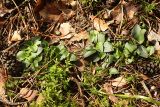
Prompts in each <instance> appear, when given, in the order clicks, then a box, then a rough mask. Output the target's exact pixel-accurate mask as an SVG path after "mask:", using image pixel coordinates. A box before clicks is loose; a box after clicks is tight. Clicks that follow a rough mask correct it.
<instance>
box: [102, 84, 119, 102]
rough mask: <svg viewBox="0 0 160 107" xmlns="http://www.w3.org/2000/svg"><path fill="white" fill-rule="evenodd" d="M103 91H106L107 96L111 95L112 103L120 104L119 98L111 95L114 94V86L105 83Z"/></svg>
mask: <svg viewBox="0 0 160 107" xmlns="http://www.w3.org/2000/svg"><path fill="white" fill-rule="evenodd" d="M103 89H104V90H105V91H106V93H107V94H109V99H110V100H111V101H112V102H114V103H116V102H118V98H117V97H115V96H113V95H111V94H113V90H112V86H111V85H110V84H109V83H105V84H104V85H103Z"/></svg>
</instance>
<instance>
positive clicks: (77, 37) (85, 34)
mask: <svg viewBox="0 0 160 107" xmlns="http://www.w3.org/2000/svg"><path fill="white" fill-rule="evenodd" d="M88 38H89V35H88V32H87V31H81V32H80V33H78V34H75V35H74V36H73V37H72V38H71V39H70V42H74V41H78V42H79V41H80V40H85V39H88Z"/></svg>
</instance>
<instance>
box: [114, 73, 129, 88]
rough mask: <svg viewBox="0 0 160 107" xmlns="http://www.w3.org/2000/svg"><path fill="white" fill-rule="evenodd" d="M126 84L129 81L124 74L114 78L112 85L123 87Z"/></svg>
mask: <svg viewBox="0 0 160 107" xmlns="http://www.w3.org/2000/svg"><path fill="white" fill-rule="evenodd" d="M125 85H127V81H126V79H125V78H124V77H123V76H120V77H118V78H115V79H114V80H112V86H115V87H123V86H125Z"/></svg>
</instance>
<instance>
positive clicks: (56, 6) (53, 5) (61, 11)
mask: <svg viewBox="0 0 160 107" xmlns="http://www.w3.org/2000/svg"><path fill="white" fill-rule="evenodd" d="M65 2H66V1H65ZM65 2H64V1H61V0H60V1H58V2H57V1H52V2H49V3H48V2H47V1H45V0H38V2H37V5H36V7H35V9H34V12H35V13H39V14H40V15H41V16H42V17H43V18H44V19H45V20H46V21H50V20H53V21H59V22H64V21H65V20H68V19H70V18H71V17H73V16H74V15H75V13H74V11H73V10H71V9H68V6H67V3H65Z"/></svg>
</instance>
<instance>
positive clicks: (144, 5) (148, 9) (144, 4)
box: [141, 0, 156, 14]
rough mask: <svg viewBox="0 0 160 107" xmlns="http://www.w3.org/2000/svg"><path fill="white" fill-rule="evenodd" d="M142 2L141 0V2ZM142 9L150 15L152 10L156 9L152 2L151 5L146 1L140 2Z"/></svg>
mask: <svg viewBox="0 0 160 107" xmlns="http://www.w3.org/2000/svg"><path fill="white" fill-rule="evenodd" d="M141 1H142V0H141ZM142 8H143V10H144V11H145V13H147V14H148V13H152V12H153V10H155V9H156V3H154V2H152V3H148V2H146V1H144V0H143V1H142Z"/></svg>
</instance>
